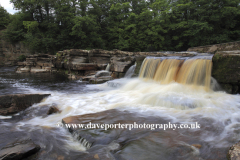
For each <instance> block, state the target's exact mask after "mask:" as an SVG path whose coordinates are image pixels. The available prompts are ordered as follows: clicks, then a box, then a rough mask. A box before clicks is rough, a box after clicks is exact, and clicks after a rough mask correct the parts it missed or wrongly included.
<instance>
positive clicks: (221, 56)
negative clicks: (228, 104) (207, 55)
mask: <svg viewBox="0 0 240 160" xmlns="http://www.w3.org/2000/svg"><path fill="white" fill-rule="evenodd" d="M212 61H213V67H212V76H213V77H214V78H215V79H216V80H217V82H218V83H220V85H221V86H222V87H223V89H225V90H226V91H227V92H228V93H233V94H235V93H239V92H240V90H239V86H240V82H239V79H240V70H239V67H240V50H236V51H219V52H216V53H215V55H214V56H213V59H212Z"/></svg>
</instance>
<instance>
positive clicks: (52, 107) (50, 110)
mask: <svg viewBox="0 0 240 160" xmlns="http://www.w3.org/2000/svg"><path fill="white" fill-rule="evenodd" d="M54 113H61V111H60V110H59V109H58V108H57V106H55V105H52V106H50V108H49V110H48V112H47V115H51V114H54Z"/></svg>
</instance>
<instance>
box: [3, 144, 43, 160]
mask: <svg viewBox="0 0 240 160" xmlns="http://www.w3.org/2000/svg"><path fill="white" fill-rule="evenodd" d="M39 150H40V146H39V145H36V144H34V143H33V142H32V140H24V141H20V142H14V143H11V144H9V145H7V146H6V147H4V148H2V149H1V150H0V159H1V160H21V159H25V158H27V157H29V156H31V155H33V154H35V153H37V152H38V151H39Z"/></svg>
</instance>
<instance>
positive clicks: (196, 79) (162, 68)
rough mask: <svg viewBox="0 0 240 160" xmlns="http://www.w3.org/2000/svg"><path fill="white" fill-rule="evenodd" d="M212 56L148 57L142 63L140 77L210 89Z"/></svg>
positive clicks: (162, 82) (163, 82) (164, 82)
mask: <svg viewBox="0 0 240 160" xmlns="http://www.w3.org/2000/svg"><path fill="white" fill-rule="evenodd" d="M211 57H212V56H209V57H206V56H204V57H201V56H198V57H193V58H189V57H188V58H180V57H169V58H156V57H147V58H145V60H144V61H143V63H142V66H141V69H140V72H139V77H140V78H143V79H144V80H153V81H156V82H160V83H161V84H168V83H171V82H177V83H181V84H190V85H194V86H204V87H205V89H206V90H208V89H209V88H210V82H211V69H212V60H211Z"/></svg>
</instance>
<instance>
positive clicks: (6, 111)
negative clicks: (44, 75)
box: [0, 94, 51, 115]
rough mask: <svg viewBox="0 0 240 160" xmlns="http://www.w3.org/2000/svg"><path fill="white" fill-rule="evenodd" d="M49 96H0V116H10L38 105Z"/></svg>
mask: <svg viewBox="0 0 240 160" xmlns="http://www.w3.org/2000/svg"><path fill="white" fill-rule="evenodd" d="M50 95H51V94H14V95H3V96H0V115H11V114H15V113H18V112H20V111H23V110H25V109H26V108H28V107H30V106H31V105H33V104H34V103H39V102H40V101H41V100H43V99H44V98H45V97H48V96H50Z"/></svg>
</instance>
